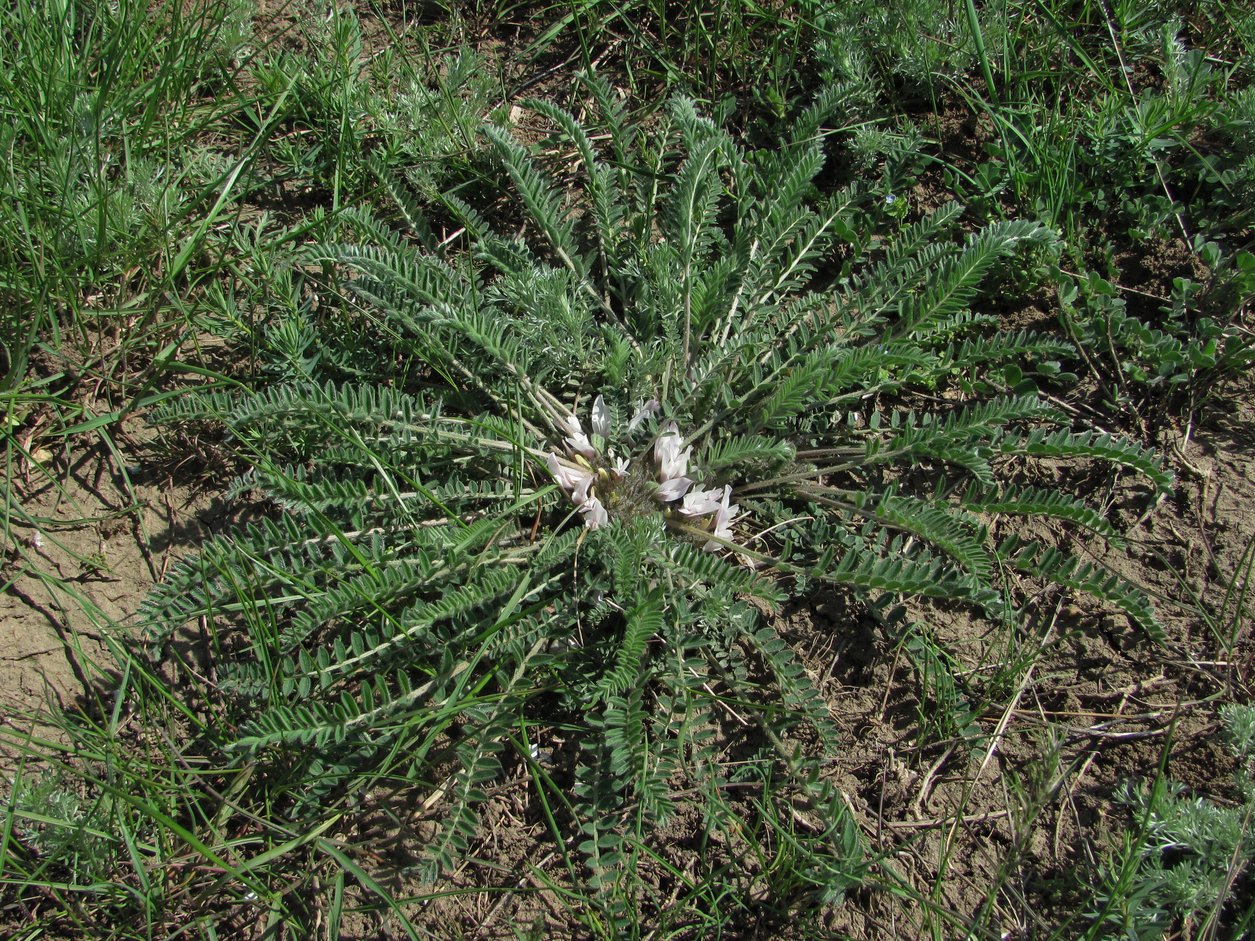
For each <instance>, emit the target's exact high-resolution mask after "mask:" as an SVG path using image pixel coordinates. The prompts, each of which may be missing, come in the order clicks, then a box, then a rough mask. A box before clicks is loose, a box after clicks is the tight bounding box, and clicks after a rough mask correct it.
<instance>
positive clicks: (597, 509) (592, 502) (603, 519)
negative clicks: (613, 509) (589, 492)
mask: <svg viewBox="0 0 1255 941" xmlns="http://www.w3.org/2000/svg"><path fill="white" fill-rule="evenodd" d="M580 512H581V513H583V514H584V525H585V526H586V527H587V528H588V529H598V528H600V527H602V526H605V525H606V523H608V522H609V521H610V516H609V514H608V513H606V508H605V507H604V506H602V505H601V501H600V500H598V499H597V498H596V497H589V498H588V499H587V500H585V501H584V503H583V505H581V506H580Z"/></svg>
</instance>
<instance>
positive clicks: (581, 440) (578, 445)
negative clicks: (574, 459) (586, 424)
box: [566, 415, 597, 457]
mask: <svg viewBox="0 0 1255 941" xmlns="http://www.w3.org/2000/svg"><path fill="white" fill-rule="evenodd" d="M566 430H567V437H566V443H567V446H568V447H569V448H570V449H571V450H572V451H579V452H580V454H582V455H584V456H585V457H595V456H596V455H597V449H596V448H594V447H593V444H592V442H591V441H589V440H588V436H587V435H585V434H584V428H583V427H582V426H581V425H580V420H579V419H578V418H576V417H575V416H574V415H568V416H567V418H566Z"/></svg>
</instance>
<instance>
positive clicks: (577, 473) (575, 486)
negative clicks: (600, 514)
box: [545, 454, 596, 506]
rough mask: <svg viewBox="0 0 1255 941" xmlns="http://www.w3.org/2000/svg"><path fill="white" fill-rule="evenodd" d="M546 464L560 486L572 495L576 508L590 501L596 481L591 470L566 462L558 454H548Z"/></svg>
mask: <svg viewBox="0 0 1255 941" xmlns="http://www.w3.org/2000/svg"><path fill="white" fill-rule="evenodd" d="M545 464H546V466H547V467H548V468H549V473H551V474H553V477H554V480H556V481H557V482H558V485H559V486H560V487H562V489H563V490H565V491H566V492H567V493H569V494H570V495H571V500H572V502H574V503H575V505H576V506H579V505H580V504H582V503H584V502H585V501H586V500H587V499H588V490H589V488H590V487H591V486H592V485H593V481H594V480H595V479H596V478H595V477H594V475H593V472H592V471H591V470H588V469H586V468H583V467H580V466H579V465H578V464H573V463H571V462H570V461H564V460H562V459H561V458H559V457H558V456H557V455H556V454H546V455H545Z"/></svg>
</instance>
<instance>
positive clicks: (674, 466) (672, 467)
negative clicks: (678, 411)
mask: <svg viewBox="0 0 1255 941" xmlns="http://www.w3.org/2000/svg"><path fill="white" fill-rule="evenodd" d="M683 443H684V440H683V439H682V438H681V437H680V432H679V429H678V428H676V425H675V422H671V423H670V424H668V425H667V427H666V428H665V429H664V430H663V433H662V434H660V435H659V436H658V439H657V440H656V441H655V442H654V463H655V464H657V465H658V479H659V480H658V482H659V483H664V484H665V483H666V482H667V481H668V480H671V479H672V478H675V477H683V476H684V475H685V474H686V473H688V468H689V455H690V454H692V453H693V448H692V447H691V446H690V447H687V448H685V449H684V450H683V451H681V450H680V445H681V444H683Z"/></svg>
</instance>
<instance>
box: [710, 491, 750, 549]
mask: <svg viewBox="0 0 1255 941" xmlns="http://www.w3.org/2000/svg"><path fill="white" fill-rule="evenodd" d="M731 499H732V487H731V486H730V485H727V484H725V485H724V488H723V497H722V499H721V500H720V501H719V508H718V509H717V510H715V531H714V535H715V536H716V537H718V538H719V539H726V540H728V541H731V540H732V519H733V517H735V516H736V514H737V513H739V512H740V511H741V508H740V507H739V506H738V505H737V504H735V503H731V504H730V503H729V502H728V501H730V500H731ZM719 547H720V546H719V543H717V542H715V541H714V540H713V539H712V540H711V541H709V542H707V543H706V545H705V546H703V547H702V548H703V549H705V550H706V551H707V552H714V551H715V550H717V549H718V548H719Z"/></svg>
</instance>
